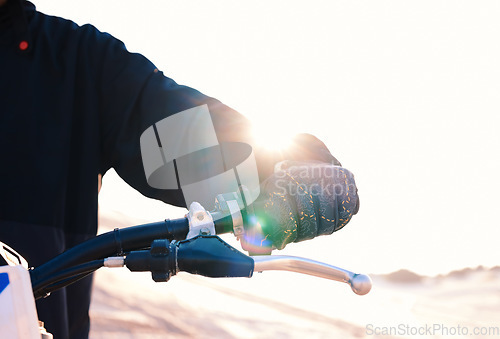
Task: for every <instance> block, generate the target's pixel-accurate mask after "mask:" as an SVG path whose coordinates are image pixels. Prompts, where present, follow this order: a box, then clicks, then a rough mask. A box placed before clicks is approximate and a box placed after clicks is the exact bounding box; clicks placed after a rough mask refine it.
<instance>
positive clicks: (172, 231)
mask: <svg viewBox="0 0 500 339" xmlns="http://www.w3.org/2000/svg"><path fill="white" fill-rule="evenodd" d="M188 231H189V225H188V220H187V218H180V219H174V220H165V221H162V222H157V223H152V224H146V225H139V226H133V227H127V228H123V229H121V230H120V240H121V241H120V242H121V245H122V250H123V251H124V252H128V251H133V250H136V249H140V248H145V247H148V246H150V245H151V242H153V240H155V239H168V240H169V241H171V240H174V239H175V240H182V239H185V238H186V235H187V233H188ZM116 250H117V248H116V233H115V231H111V232H107V233H104V234H101V235H98V236H97V237H95V238H92V239H90V240H87V241H85V242H83V243H81V244H79V245H77V246H75V247H72V248H70V249H69V250H67V251H66V252H64V253H62V254H60V255H58V256H57V257H55V258H53V259H51V260H49V261H48V262H46V263H45V264H43V265H41V266H38V267H37V268H35V269H34V270H32V271H31V279H32V281H35V280H36V281H41V280H42V279H49V278H50V277H51V276H53V275H54V274H57V272H59V271H62V270H64V269H66V268H68V267H72V266H75V265H79V264H82V263H85V262H89V261H92V260H96V259H104V258H106V257H110V256H113V255H116V254H117V253H116Z"/></svg>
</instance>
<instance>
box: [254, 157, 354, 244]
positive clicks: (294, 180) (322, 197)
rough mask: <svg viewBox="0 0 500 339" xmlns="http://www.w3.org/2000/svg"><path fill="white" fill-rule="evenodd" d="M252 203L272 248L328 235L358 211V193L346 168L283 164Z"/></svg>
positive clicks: (292, 163) (295, 163)
mask: <svg viewBox="0 0 500 339" xmlns="http://www.w3.org/2000/svg"><path fill="white" fill-rule="evenodd" d="M261 188H262V189H261V195H260V198H259V200H258V201H257V202H256V203H255V213H256V215H257V218H258V221H259V223H260V226H261V227H262V232H263V235H264V237H265V238H266V239H267V240H271V242H272V244H273V246H274V247H276V248H278V249H283V248H284V247H285V246H286V244H288V243H291V242H298V241H302V240H307V239H312V238H314V237H316V236H318V235H324V234H331V233H333V232H335V231H337V230H339V229H341V228H342V227H344V226H345V225H346V224H347V223H348V222H349V220H350V219H351V217H352V216H353V215H354V214H356V213H357V212H358V209H359V198H358V193H357V192H358V190H357V188H356V184H355V182H354V176H353V174H352V173H351V172H349V171H348V170H347V169H345V168H343V167H340V166H335V165H331V164H328V163H323V162H302V161H283V162H280V163H278V164H277V165H276V168H275V171H274V173H273V174H272V175H271V176H270V177H269V178H268V179H266V180H265V181H264V182H263V183H262V186H261Z"/></svg>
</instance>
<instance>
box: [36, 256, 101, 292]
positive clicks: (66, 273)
mask: <svg viewBox="0 0 500 339" xmlns="http://www.w3.org/2000/svg"><path fill="white" fill-rule="evenodd" d="M102 266H104V259H100V260H94V261H90V262H86V263H84V264H81V265H78V266H74V267H71V268H68V269H65V270H63V271H60V272H57V273H54V274H52V275H51V276H49V277H47V278H43V279H36V278H34V279H33V281H32V284H31V285H32V287H33V294H34V296H35V299H39V298H41V297H43V296H45V295H47V293H50V292H52V291H54V290H55V289H51V290H50V291H49V290H46V289H45V288H47V287H50V286H51V285H54V284H56V283H58V282H61V281H63V280H66V279H71V278H74V277H75V276H80V275H83V274H86V273H88V274H90V273H92V272H94V271H95V270H97V269H99V268H101V267H102ZM81 278H83V277H81ZM81 278H80V279H81ZM78 280H79V279H78ZM75 281H76V280H75ZM75 281H72V282H75ZM66 285H69V283H67V284H66ZM66 285H65V286H66ZM60 287H64V286H60Z"/></svg>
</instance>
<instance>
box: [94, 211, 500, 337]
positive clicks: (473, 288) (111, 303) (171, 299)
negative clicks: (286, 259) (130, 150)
mask: <svg viewBox="0 0 500 339" xmlns="http://www.w3.org/2000/svg"><path fill="white" fill-rule="evenodd" d="M137 222H140V221H139V220H129V219H126V218H125V219H124V218H123V217H122V216H120V215H119V214H113V213H105V214H104V215H103V216H102V217H101V225H102V226H103V230H106V225H111V224H113V225H115V226H116V225H118V226H124V225H126V224H136V223H137ZM372 278H373V280H374V287H373V290H372V291H371V292H370V293H369V294H368V295H366V296H362V297H360V296H357V295H355V294H353V293H352V292H351V291H350V288H349V287H348V286H347V285H345V284H340V283H337V282H332V281H329V280H324V279H319V278H314V277H309V276H303V275H299V274H296V273H288V272H264V273H262V274H256V275H255V276H254V277H253V278H251V279H246V278H233V279H209V278H204V277H200V276H195V275H190V274H185V273H180V274H178V275H177V276H175V277H172V278H171V280H170V281H169V282H167V283H154V282H153V281H152V280H151V275H150V274H149V273H131V272H129V271H128V270H127V269H126V268H123V269H108V268H106V269H101V270H99V271H98V272H97V273H96V277H95V282H96V284H95V288H94V294H93V299H92V305H91V319H92V326H91V338H95V339H97V338H121V339H123V338H305V337H307V338H391V337H398V338H416V337H419V338H451V337H453V338H460V337H463V338H486V337H491V338H494V337H497V338H500V329H499V328H500V269H498V268H494V269H489V270H486V269H482V268H478V269H474V270H471V269H465V270H463V271H459V272H452V273H450V274H448V275H446V276H438V277H432V278H429V277H420V276H418V275H415V274H412V273H411V272H408V271H400V272H396V273H393V274H390V275H384V276H376V275H375V276H372ZM457 326H460V329H461V330H460V332H457ZM438 327H440V328H438ZM475 328H477V329H479V330H482V331H483V334H484V335H480V334H478V335H474V333H473V331H474V330H475ZM430 329H432V331H433V332H432V331H431V330H430ZM465 329H466V330H467V333H465ZM391 331H392V332H391ZM412 331H413V332H412ZM414 331H421V332H420V334H418V333H415V332H414ZM486 331H489V333H486ZM452 333H454V335H451V334H452ZM377 334H378V335H377ZM446 334H448V335H446Z"/></svg>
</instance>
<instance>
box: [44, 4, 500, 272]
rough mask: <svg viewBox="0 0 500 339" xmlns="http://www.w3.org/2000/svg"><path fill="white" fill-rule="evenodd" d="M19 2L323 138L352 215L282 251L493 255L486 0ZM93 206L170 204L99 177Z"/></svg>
mask: <svg viewBox="0 0 500 339" xmlns="http://www.w3.org/2000/svg"><path fill="white" fill-rule="evenodd" d="M34 2H35V4H36V5H37V7H38V9H39V10H40V11H43V12H45V13H48V14H54V15H58V16H62V17H65V18H68V19H72V20H73V21H76V22H77V23H79V24H84V23H92V24H93V25H95V26H96V27H97V28H99V29H100V30H101V31H106V32H109V33H111V34H112V35H114V36H115V37H117V38H119V39H120V40H122V41H124V42H125V44H126V45H127V47H128V48H129V50H131V51H134V52H139V53H142V54H144V55H145V56H146V57H148V58H149V59H150V60H151V61H153V63H155V64H156V66H157V67H158V68H160V69H161V70H163V71H164V73H165V74H166V75H167V76H169V77H172V78H173V79H175V80H176V81H177V82H179V83H182V84H185V85H189V86H191V87H194V88H196V89H198V90H200V91H202V92H204V93H205V94H208V95H210V96H213V97H216V98H218V99H219V100H221V101H223V102H224V103H226V104H227V105H229V106H231V107H233V108H235V109H237V110H238V111H240V112H241V113H243V114H245V115H247V116H248V117H250V118H251V119H252V120H254V121H255V123H256V124H257V125H258V126H259V127H260V128H262V129H263V130H271V131H273V132H275V133H278V134H280V133H281V134H282V135H290V134H292V133H296V132H301V131H306V132H310V133H313V134H315V135H317V136H318V137H320V138H321V139H322V140H324V141H325V143H326V144H327V145H328V146H329V147H330V150H331V151H332V153H333V154H334V155H335V156H337V157H338V158H339V159H340V161H341V162H342V163H343V165H344V166H345V167H347V168H349V169H350V170H351V171H352V172H354V173H355V175H356V180H357V185H358V188H359V193H360V197H361V210H360V213H359V214H358V215H356V216H355V217H354V218H353V220H352V221H351V222H350V224H349V225H348V226H347V227H346V228H345V229H343V230H342V231H340V232H338V233H335V234H334V235H332V236H328V237H320V238H317V239H315V240H312V241H308V242H304V243H300V244H295V245H291V246H288V247H287V248H286V249H285V250H284V251H282V252H284V253H289V254H293V255H300V256H306V257H311V258H314V259H318V260H324V261H327V262H329V263H331V264H333V265H337V266H341V267H345V268H347V269H352V270H355V271H360V272H387V271H391V270H395V269H399V268H401V267H404V268H408V269H411V270H414V271H417V272H419V273H424V274H437V273H441V272H446V271H449V270H451V269H455V268H461V267H465V266H476V265H479V264H482V265H487V266H493V265H497V264H499V261H498V258H499V257H500V246H498V242H499V239H500V229H499V228H500V220H499V219H500V218H499V217H498V213H497V211H498V210H499V207H498V206H499V203H500V201H499V198H498V192H499V189H500V179H499V173H500V161H499V158H498V156H497V152H498V150H499V149H500V133H498V128H499V127H500V119H499V113H500V100H499V99H498V97H499V93H500V80H499V79H500V64H499V62H498V60H500V44H499V43H498V41H500V21H499V20H498V18H499V17H500V3H499V2H497V1H481V2H477V1H472V0H470V1H457V0H454V1H451V0H450V1H443V0H432V1H400V0H387V1H330V0H328V1H234V0H224V1H213V0H210V1H208V0H200V1H192V0H182V1H167V0H161V1H149V0H144V1H133V2H132V1H128V0H127V1H126V0H120V1H118V0H114V1H110V0H106V1H102V0H100V1H97V0H92V1H76V0H71V1H69V0H64V1H62V0H58V1H54V0H38V1H36V0H35V1H34ZM100 203H101V206H103V207H106V208H112V209H116V210H120V211H122V212H123V213H127V214H130V215H133V216H136V217H141V218H146V219H152V220H157V219H162V218H168V217H175V216H179V215H180V214H179V213H181V214H182V212H180V211H179V210H177V211H175V212H172V210H171V209H169V208H167V207H165V206H163V205H162V204H161V203H156V202H152V201H149V200H146V199H145V198H142V197H141V196H140V195H139V194H138V193H136V192H133V190H132V189H129V188H127V187H126V186H124V184H123V183H120V181H119V180H118V178H117V176H116V175H115V174H114V173H108V174H107V175H106V176H105V180H104V186H103V191H102V192H101V197H100ZM280 254H282V253H280Z"/></svg>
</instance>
